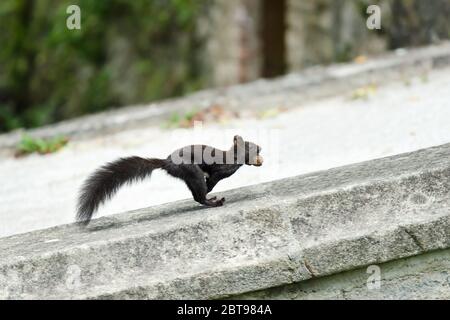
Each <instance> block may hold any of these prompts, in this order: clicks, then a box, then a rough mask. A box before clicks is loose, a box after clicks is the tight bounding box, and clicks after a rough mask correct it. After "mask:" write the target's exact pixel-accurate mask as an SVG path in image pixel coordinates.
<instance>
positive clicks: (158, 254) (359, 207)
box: [0, 144, 450, 299]
mask: <svg viewBox="0 0 450 320" xmlns="http://www.w3.org/2000/svg"><path fill="white" fill-rule="evenodd" d="M449 194H450V144H447V145H443V146H439V147H434V148H430V149H425V150H420V151H416V152H413V153H409V154H402V155H398V156H394V157H389V158H384V159H378V160H373V161H369V162H364V163H360V164H355V165H349V166H345V167H341V168H336V169H331V170H327V171H322V172H317V173H313V174H308V175H304V176H299V177H292V178H287V179H283V180H278V181H274V182H269V183H265V184H261V185H256V186H251V187H245V188H241V189H235V190H231V191H228V192H227V193H226V194H224V195H225V197H226V198H227V203H226V206H224V207H221V208H212V209H211V208H209V209H204V208H200V207H198V206H197V205H195V204H194V203H193V202H192V201H180V202H175V203H172V204H167V205H161V206H156V207H152V208H148V209H144V210H139V211H135V212H129V213H124V214H119V215H113V216H110V217H104V218H100V219H98V220H95V221H94V222H93V223H92V224H91V225H90V227H89V228H88V229H80V228H79V227H77V226H75V225H64V226H60V227H55V228H51V229H47V230H40V231H36V232H31V233H27V234H22V235H16V236H12V237H8V238H3V239H0V297H2V298H31V299H37V298H40V299H51V298H170V299H176V298H188V299H193V298H220V297H229V296H233V295H238V294H243V293H248V292H252V291H257V290H263V289H267V288H271V287H278V286H283V285H287V284H291V283H296V282H301V281H304V280H307V279H311V278H318V277H322V276H327V275H331V274H336V273H340V272H343V271H346V270H353V269H357V268H361V267H364V266H366V265H370V264H381V263H384V262H388V261H392V260H397V259H401V258H405V257H410V256H414V255H419V254H423V253H426V252H430V251H433V250H439V249H441V250H444V249H447V248H449V247H450V197H449Z"/></svg>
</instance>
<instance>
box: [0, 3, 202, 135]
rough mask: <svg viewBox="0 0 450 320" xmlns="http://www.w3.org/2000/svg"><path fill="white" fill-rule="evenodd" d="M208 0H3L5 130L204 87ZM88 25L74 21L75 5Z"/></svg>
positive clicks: (1, 105) (0, 85) (1, 101)
mask: <svg viewBox="0 0 450 320" xmlns="http://www.w3.org/2000/svg"><path fill="white" fill-rule="evenodd" d="M206 2H207V0H133V1H128V0H70V1H66V0H62V1H61V0H38V1H37V0H1V1H0V30H2V31H1V33H0V131H8V130H12V129H15V128H18V127H35V126H40V125H43V124H47V123H52V122H55V121H59V120H62V119H67V118H70V117H75V116H79V115H82V114H85V113H91V112H96V111H100V110H104V109H107V108H113V107H117V106H122V105H127V104H133V103H139V102H146V101H150V100H154V99H160V98H164V97H169V96H175V95H182V94H184V93H187V92H190V91H193V90H197V89H199V88H201V87H202V85H203V83H204V81H205V80H204V79H203V75H204V74H205V72H203V71H202V62H201V61H200V60H199V59H200V55H199V54H198V53H199V52H200V51H201V50H202V49H203V40H202V39H199V37H198V32H196V28H197V24H196V21H197V17H198V15H200V14H202V11H203V10H205V8H206V6H207V3H206ZM70 4H76V5H78V6H79V7H80V8H81V30H69V29H68V28H67V27H66V19H67V18H68V17H69V14H67V13H66V9H67V7H68V5H70Z"/></svg>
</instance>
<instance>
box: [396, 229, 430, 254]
mask: <svg viewBox="0 0 450 320" xmlns="http://www.w3.org/2000/svg"><path fill="white" fill-rule="evenodd" d="M401 228H402V230H403V231H404V232H405V233H406V234H407V235H408V236H409V237H410V238H411V239H412V240H413V242H414V243H415V245H416V246H417V247H419V249H420V252H425V251H426V249H425V247H424V246H423V244H422V243H421V242H420V240H419V238H418V237H417V236H416V235H415V234H414V233H413V232H412V231H411V230H408V229H407V228H406V227H401Z"/></svg>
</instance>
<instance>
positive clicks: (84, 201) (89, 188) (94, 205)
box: [77, 157, 166, 225]
mask: <svg viewBox="0 0 450 320" xmlns="http://www.w3.org/2000/svg"><path fill="white" fill-rule="evenodd" d="M165 163H166V161H165V160H162V159H144V158H140V157H128V158H121V159H118V160H116V161H113V162H110V163H107V164H105V165H104V166H102V167H100V168H99V169H97V170H96V171H95V172H94V173H93V174H92V175H91V176H90V177H89V178H88V179H87V180H86V181H85V182H84V184H83V186H82V188H81V190H80V195H79V198H78V207H77V221H78V222H79V223H81V224H84V225H87V224H88V223H89V221H90V220H91V218H92V216H93V214H94V213H95V211H97V209H98V207H99V206H100V205H101V204H102V203H103V202H105V201H106V200H108V199H110V198H111V197H112V196H113V195H114V194H115V193H116V191H117V190H118V189H119V188H120V187H121V186H122V185H124V184H126V183H132V182H135V181H138V180H143V179H144V178H146V177H148V176H150V175H151V173H152V171H153V170H154V169H157V168H162V167H163V166H164V165H165Z"/></svg>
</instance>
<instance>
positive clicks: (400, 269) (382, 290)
mask: <svg viewBox="0 0 450 320" xmlns="http://www.w3.org/2000/svg"><path fill="white" fill-rule="evenodd" d="M374 267H375V268H376V267H378V268H379V269H378V270H379V276H380V277H379V278H377V280H375V281H379V285H377V283H376V282H371V280H373V279H374V278H370V277H373V275H374V273H373V272H374V271H373V270H376V269H372V268H374ZM376 272H378V271H376ZM378 279H379V280H378ZM233 299H293V300H300V299H301V300H305V299H358V300H360V299H363V300H367V299H378V300H380V299H383V300H384V299H396V300H398V299H409V300H412V299H420V300H428V299H440V300H443V299H444V300H449V299H450V249H446V250H439V251H433V252H431V253H426V254H423V255H418V256H413V257H410V258H404V259H399V260H395V261H391V262H388V263H383V264H380V265H374V266H369V267H368V268H361V269H358V270H352V271H346V272H343V273H339V274H336V275H331V276H327V277H323V278H318V279H310V280H306V281H302V282H299V283H295V284H291V285H286V286H282V287H277V288H271V289H266V290H262V291H258V292H250V293H247V294H243V295H238V296H235V297H233Z"/></svg>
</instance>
